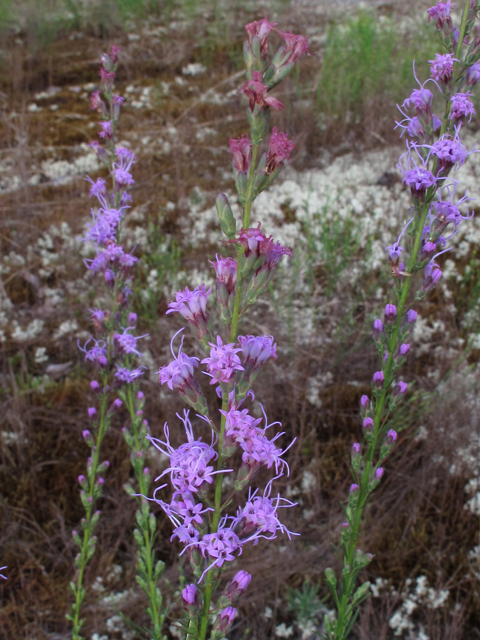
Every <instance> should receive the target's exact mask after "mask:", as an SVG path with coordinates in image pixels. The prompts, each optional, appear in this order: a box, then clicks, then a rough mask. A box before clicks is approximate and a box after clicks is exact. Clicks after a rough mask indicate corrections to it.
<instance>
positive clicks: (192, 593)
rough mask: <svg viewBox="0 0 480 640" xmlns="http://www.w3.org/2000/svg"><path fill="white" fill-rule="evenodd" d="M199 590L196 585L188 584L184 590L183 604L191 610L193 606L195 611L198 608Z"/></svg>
mask: <svg viewBox="0 0 480 640" xmlns="http://www.w3.org/2000/svg"><path fill="white" fill-rule="evenodd" d="M199 600H200V598H199V591H198V588H197V587H196V585H194V584H187V586H186V587H184V589H183V591H182V602H183V606H184V608H185V609H187V611H191V608H192V607H193V609H194V611H195V610H196V609H197V608H198V605H199Z"/></svg>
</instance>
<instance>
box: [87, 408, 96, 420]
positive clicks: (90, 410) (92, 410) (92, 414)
mask: <svg viewBox="0 0 480 640" xmlns="http://www.w3.org/2000/svg"><path fill="white" fill-rule="evenodd" d="M96 413H97V410H96V409H95V407H89V408H88V417H89V418H90V419H93V418H94V417H95V415H96Z"/></svg>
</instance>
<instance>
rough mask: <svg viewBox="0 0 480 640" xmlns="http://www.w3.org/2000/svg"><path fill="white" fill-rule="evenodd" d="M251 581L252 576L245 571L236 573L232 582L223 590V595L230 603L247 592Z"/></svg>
mask: <svg viewBox="0 0 480 640" xmlns="http://www.w3.org/2000/svg"><path fill="white" fill-rule="evenodd" d="M251 579H252V576H251V575H250V574H249V573H247V571H238V572H237V573H236V574H235V575H234V576H233V578H232V580H231V581H230V582H229V583H228V585H227V588H226V590H225V595H226V596H227V598H228V599H229V600H230V602H234V601H235V600H236V599H237V598H238V597H239V596H241V595H242V593H243V592H244V591H246V590H247V587H248V585H249V584H250V580H251Z"/></svg>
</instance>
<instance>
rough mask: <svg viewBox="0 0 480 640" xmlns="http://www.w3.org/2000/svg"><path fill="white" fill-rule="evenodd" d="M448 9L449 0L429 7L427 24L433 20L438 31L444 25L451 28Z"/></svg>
mask: <svg viewBox="0 0 480 640" xmlns="http://www.w3.org/2000/svg"><path fill="white" fill-rule="evenodd" d="M453 6H455V5H453ZM450 8H451V6H450V0H446V1H445V2H444V1H443V0H442V1H441V2H438V3H437V4H436V5H434V6H433V7H430V9H428V10H427V11H428V22H430V20H431V19H432V18H433V20H434V21H435V22H436V23H437V27H439V28H440V29H441V28H442V27H443V25H444V24H445V23H446V24H447V25H449V26H451V24H452V20H451V18H450Z"/></svg>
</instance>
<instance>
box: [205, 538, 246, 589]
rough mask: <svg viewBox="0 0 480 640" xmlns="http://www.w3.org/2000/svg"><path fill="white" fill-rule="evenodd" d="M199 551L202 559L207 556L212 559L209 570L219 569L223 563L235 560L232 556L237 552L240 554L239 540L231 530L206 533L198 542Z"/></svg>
mask: <svg viewBox="0 0 480 640" xmlns="http://www.w3.org/2000/svg"><path fill="white" fill-rule="evenodd" d="M200 549H201V552H202V555H203V557H204V558H205V557H206V556H207V555H208V557H209V558H210V559H213V563H212V564H211V565H210V567H209V568H212V567H218V568H220V567H222V566H223V563H224V562H232V560H235V556H234V554H235V553H236V552H237V551H238V552H239V554H241V553H242V547H241V544H240V540H239V539H238V536H237V535H236V534H235V533H234V532H233V531H232V530H231V529H219V530H218V531H217V532H216V533H207V535H205V536H203V539H202V540H201V541H200ZM200 580H201V578H200Z"/></svg>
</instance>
